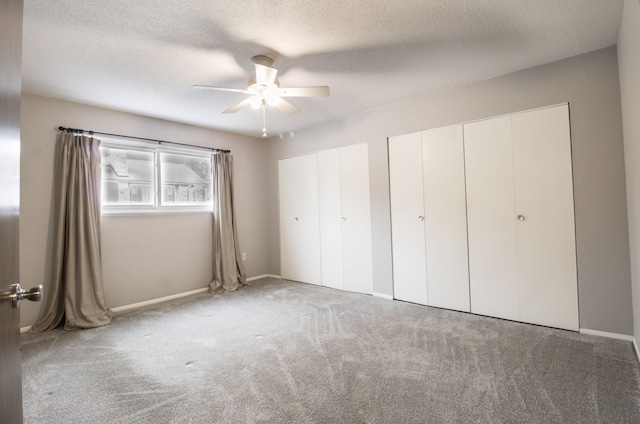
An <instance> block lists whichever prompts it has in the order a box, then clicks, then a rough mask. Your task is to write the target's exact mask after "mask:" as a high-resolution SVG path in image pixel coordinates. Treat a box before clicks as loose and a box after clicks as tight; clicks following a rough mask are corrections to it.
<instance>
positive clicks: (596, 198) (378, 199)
mask: <svg viewBox="0 0 640 424" xmlns="http://www.w3.org/2000/svg"><path fill="white" fill-rule="evenodd" d="M564 102H569V103H570V107H571V130H572V146H573V175H574V181H575V188H574V190H575V205H576V207H575V213H576V233H577V236H576V239H577V256H578V258H577V259H578V286H579V307H580V326H581V328H586V329H591V330H598V331H606V332H612V333H619V334H626V335H630V334H632V331H633V327H632V306H631V285H630V265H629V241H628V231H627V210H626V193H625V181H624V159H623V148H622V127H621V115H620V113H621V112H620V88H619V80H618V67H617V55H616V49H615V47H610V48H607V49H604V50H600V51H596V52H593V53H590V54H586V55H581V56H578V57H574V58H570V59H566V60H562V61H559V62H555V63H551V64H547V65H544V66H539V67H536V68H532V69H527V70H523V71H520V72H516V73H513V74H509V75H505V76H502V77H498V78H494V79H491V80H487V81H482V82H479V83H475V84H471V85H467V86H463V87H458V88H454V89H451V90H447V91H443V92H440V93H436V94H433V95H430V96H426V97H418V98H415V99H411V100H409V101H406V102H403V103H398V104H394V105H390V106H387V107H383V108H379V109H375V110H372V111H369V112H365V113H362V114H359V115H355V116H350V117H346V118H344V119H340V120H337V121H334V122H330V123H327V124H325V125H322V126H318V127H315V128H312V129H308V130H305V131H299V132H298V133H297V134H296V135H295V137H294V138H285V139H284V140H280V139H277V138H276V139H271V140H269V148H268V161H269V162H268V165H267V172H268V184H269V245H270V247H269V254H270V256H269V270H270V272H271V273H274V274H277V273H278V272H279V261H280V258H279V246H278V195H277V194H278V192H277V166H276V164H277V160H278V159H280V158H283V157H288V156H293V155H298V154H302V153H306V152H311V151H316V150H321V149H326V148H331V147H336V146H342V145H348V144H353V143H360V142H367V143H369V161H370V177H371V201H372V206H371V215H372V230H373V234H372V238H373V258H374V261H373V262H374V292H377V293H381V294H386V295H391V294H392V293H393V286H392V273H391V228H390V218H389V184H388V158H387V137H388V136H392V135H397V134H405V133H410V132H414V131H418V130H423V129H428V128H435V127H440V126H444V125H450V124H455V123H461V122H467V121H472V120H476V119H481V118H487V117H491V116H497V115H502V114H508V113H512V112H517V111H521V110H527V109H532V108H537V107H542V106H548V105H553V104H558V103H564Z"/></svg>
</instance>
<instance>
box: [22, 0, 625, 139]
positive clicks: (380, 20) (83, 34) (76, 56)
mask: <svg viewBox="0 0 640 424" xmlns="http://www.w3.org/2000/svg"><path fill="white" fill-rule="evenodd" d="M24 3H25V10H24V39H23V46H24V47H23V90H24V91H26V92H29V93H34V94H40V95H45V96H52V97H56V98H61V99H66V100H72V101H77V102H81V103H87V104H91V105H97V106H102V107H107V108H112V109H117V110H123V111H127V112H133V113H138V114H142V115H147V116H153V117H158V118H164V119H170V120H174V121H179V122H185V123H189V124H195V125H200V126H205V127H210V128H216V129H221V130H225V131H231V132H237V133H242V134H248V135H252V136H256V137H260V135H261V129H262V118H261V114H260V111H256V110H253V109H251V108H248V109H243V110H241V111H239V112H237V113H235V114H224V115H223V114H222V111H223V110H225V109H226V108H228V107H229V106H231V105H233V104H235V103H237V102H239V101H241V100H243V99H244V98H245V95H243V94H238V93H228V92H214V91H206V90H193V89H192V88H191V86H192V85H194V84H203V85H216V86H227V87H233V88H242V89H243V88H246V81H247V77H248V76H249V75H250V74H251V73H253V65H252V64H251V61H250V59H251V57H252V56H254V55H257V54H268V55H270V56H272V57H273V58H274V59H275V62H274V64H273V67H274V68H277V69H278V71H279V73H278V78H279V80H280V83H281V85H282V86H283V87H297V86H309V85H328V86H330V87H331V97H329V98H312V99H308V98H292V99H290V101H291V103H294V104H295V105H296V106H298V107H300V108H301V109H302V112H300V113H298V114H297V115H294V116H291V117H289V116H286V115H284V114H282V113H281V112H279V111H277V110H268V111H267V130H268V132H269V134H270V135H275V134H278V133H281V132H288V131H297V130H299V129H302V128H306V127H310V126H314V125H319V124H322V123H323V122H327V121H330V120H334V119H337V118H340V117H342V116H346V115H351V114H355V113H359V112H362V111H364V110H369V109H373V108H376V107H380V106H383V105H387V104H391V103H394V102H398V101H402V100H406V99H409V98H412V97H416V96H420V95H424V94H428V93H432V92H434V91H440V90H443V89H446V88H450V87H454V86H459V85H463V84H468V83H471V82H474V81H478V80H483V79H487V78H491V77H495V76H498V75H503V74H506V73H509V72H513V71H517V70H520V69H525V68H529V67H531V66H535V65H540V64H543V63H548V62H552V61H555V60H558V59H562V58H565V57H570V56H575V55H578V54H581V53H586V52H589V51H593V50H597V49H600V48H603V47H607V46H611V45H614V44H616V41H617V36H618V28H619V25H620V19H621V15H622V7H623V3H624V0H536V1H531V0H446V1H443V0H394V1H391V0H347V1H345V0H324V1H318V0H297V1H293V0H280V1H278V0H269V1H266V0H233V1H230V0H217V1H213V0H189V1H186V0H109V1H104V0H56V1H51V0H25V1H24ZM92 129H94V130H97V131H100V130H102V131H107V130H108V131H115V130H116V129H113V128H111V129H109V128H92Z"/></svg>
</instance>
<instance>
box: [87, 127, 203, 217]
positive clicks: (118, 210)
mask: <svg viewBox="0 0 640 424" xmlns="http://www.w3.org/2000/svg"><path fill="white" fill-rule="evenodd" d="M100 147H108V148H113V149H122V150H137V151H146V152H152V153H153V176H154V180H153V195H152V197H153V204H152V205H113V204H111V205H107V204H104V203H102V199H100V201H101V211H102V214H103V215H115V214H137V213H174V212H179V213H183V212H211V211H213V193H212V196H211V200H210V201H209V202H206V203H201V204H196V205H188V204H178V205H171V204H163V203H162V194H161V192H160V190H161V189H162V179H161V176H162V175H161V171H162V166H161V163H160V154H161V153H168V154H178V155H186V156H196V157H202V158H207V159H209V161H210V163H211V165H212V166H213V153H212V152H207V151H204V150H202V149H197V148H188V147H182V146H180V147H170V148H167V147H165V146H162V145H155V146H154V145H151V146H150V145H149V143H144V142H135V141H126V142H125V141H121V140H114V139H104V138H103V139H101V142H100ZM100 184H101V187H102V178H101V181H100ZM209 184H211V187H212V188H213V172H212V173H211V177H210V181H209Z"/></svg>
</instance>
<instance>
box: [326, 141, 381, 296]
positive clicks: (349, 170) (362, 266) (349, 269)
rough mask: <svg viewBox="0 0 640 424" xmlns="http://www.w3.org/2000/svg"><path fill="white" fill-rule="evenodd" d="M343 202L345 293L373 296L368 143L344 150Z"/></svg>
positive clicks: (341, 186)
mask: <svg viewBox="0 0 640 424" xmlns="http://www.w3.org/2000/svg"><path fill="white" fill-rule="evenodd" d="M340 200H341V204H342V215H341V217H340V220H341V222H342V252H343V261H342V266H343V275H344V286H343V287H344V290H348V291H353V292H359V293H367V294H371V293H373V263H372V252H371V250H372V245H371V201H370V196H369V150H368V145H367V144H365V143H361V144H354V145H352V146H347V147H342V148H340ZM323 207H324V206H323ZM323 280H324V276H323Z"/></svg>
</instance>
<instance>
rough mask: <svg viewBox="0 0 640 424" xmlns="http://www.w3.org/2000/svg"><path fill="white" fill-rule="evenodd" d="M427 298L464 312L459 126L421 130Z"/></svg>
mask: <svg viewBox="0 0 640 424" xmlns="http://www.w3.org/2000/svg"><path fill="white" fill-rule="evenodd" d="M422 163H423V170H422V175H423V185H424V210H425V213H424V224H425V225H424V226H425V228H424V231H425V247H426V255H427V300H428V304H429V305H430V306H437V307H439V308H447V309H455V310H458V311H465V312H469V268H468V258H467V252H468V251H467V208H466V196H465V178H464V149H463V134H462V125H451V126H448V127H442V128H434V129H431V130H427V131H423V132H422Z"/></svg>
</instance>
